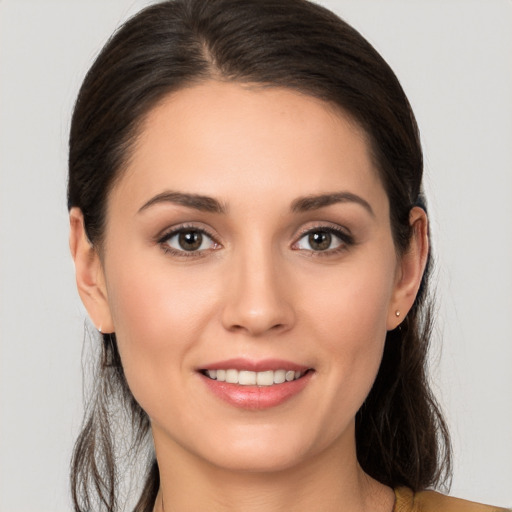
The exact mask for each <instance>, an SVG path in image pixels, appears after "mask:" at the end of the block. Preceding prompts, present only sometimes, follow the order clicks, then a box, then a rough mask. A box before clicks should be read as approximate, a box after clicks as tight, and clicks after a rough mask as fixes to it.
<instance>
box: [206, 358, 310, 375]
mask: <svg viewBox="0 0 512 512" xmlns="http://www.w3.org/2000/svg"><path fill="white" fill-rule="evenodd" d="M232 369H233V370H247V371H253V372H264V371H268V370H273V371H276V370H293V371H300V372H305V371H306V370H308V369H310V367H309V366H305V365H303V364H298V363H294V362H292V361H286V360H283V359H261V360H259V361H255V360H252V359H245V358H234V359H226V360H224V361H217V362H214V363H208V364H207V365H205V366H202V367H201V368H200V370H232Z"/></svg>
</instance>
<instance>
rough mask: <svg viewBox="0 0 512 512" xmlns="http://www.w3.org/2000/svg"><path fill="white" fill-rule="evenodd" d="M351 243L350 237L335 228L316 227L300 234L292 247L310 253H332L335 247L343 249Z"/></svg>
mask: <svg viewBox="0 0 512 512" xmlns="http://www.w3.org/2000/svg"><path fill="white" fill-rule="evenodd" d="M352 243H353V240H352V237H351V236H350V235H349V234H347V233H345V232H343V231H341V229H340V230H338V229H335V228H327V227H326V228H316V229H312V230H310V231H308V232H306V233H304V234H303V235H302V237H301V238H300V239H299V240H298V241H297V242H296V243H295V244H294V245H293V247H292V248H293V249H295V250H297V249H298V250H302V251H309V252H310V253H315V252H317V253H320V252H325V253H327V254H329V253H331V252H332V253H334V252H335V250H336V249H343V248H345V247H348V246H350V245H351V244H352Z"/></svg>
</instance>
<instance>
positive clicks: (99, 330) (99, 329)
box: [98, 325, 101, 334]
mask: <svg viewBox="0 0 512 512" xmlns="http://www.w3.org/2000/svg"><path fill="white" fill-rule="evenodd" d="M98 332H99V333H100V334H101V325H100V326H99V328H98Z"/></svg>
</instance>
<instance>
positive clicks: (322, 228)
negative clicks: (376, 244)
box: [292, 224, 355, 258]
mask: <svg viewBox="0 0 512 512" xmlns="http://www.w3.org/2000/svg"><path fill="white" fill-rule="evenodd" d="M319 232H324V233H330V234H331V235H334V236H335V237H336V238H338V239H339V240H340V241H341V244H340V246H339V247H335V248H334V249H326V250H324V251H314V250H309V251H307V252H309V254H308V256H310V257H315V258H316V257H326V256H334V255H336V254H339V253H341V252H344V251H346V250H347V249H348V248H349V247H350V246H352V245H354V244H355V240H354V238H353V236H352V235H350V234H349V233H347V232H346V231H345V230H343V229H340V228H336V227H334V226H326V225H322V224H320V225H318V226H314V227H312V228H307V229H306V230H304V231H303V232H302V233H301V234H300V236H299V238H298V239H297V241H296V242H294V244H293V245H294V246H295V245H297V244H298V243H299V241H300V240H302V239H303V238H305V237H306V236H309V235H311V234H313V233H319ZM292 249H293V246H292ZM295 250H298V251H299V250H300V249H295Z"/></svg>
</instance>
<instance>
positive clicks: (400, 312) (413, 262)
mask: <svg viewBox="0 0 512 512" xmlns="http://www.w3.org/2000/svg"><path fill="white" fill-rule="evenodd" d="M409 223H410V225H411V228H412V236H411V240H410V242H409V247H408V248H407V249H406V251H405V252H404V254H403V255H402V257H401V259H400V261H399V263H398V268H397V275H396V281H395V288H394V291H393V296H392V300H391V302H390V306H389V310H388V321H387V329H388V331H391V330H393V329H395V328H396V327H398V325H400V324H401V323H402V321H403V319H404V318H405V317H406V316H407V313H408V312H409V310H410V309H411V307H412V305H413V303H414V300H415V299H416V295H417V294H418V290H419V288H420V284H421V279H422V277H423V272H424V271H425V265H426V264H427V258H428V248H429V243H428V219H427V214H426V213H425V210H423V208H419V207H417V206H415V207H414V208H412V209H411V212H410V214H409Z"/></svg>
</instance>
